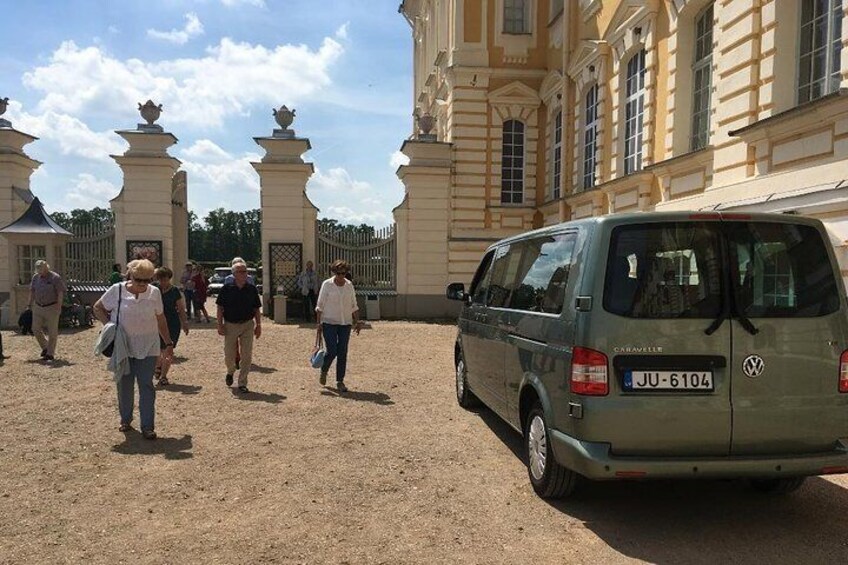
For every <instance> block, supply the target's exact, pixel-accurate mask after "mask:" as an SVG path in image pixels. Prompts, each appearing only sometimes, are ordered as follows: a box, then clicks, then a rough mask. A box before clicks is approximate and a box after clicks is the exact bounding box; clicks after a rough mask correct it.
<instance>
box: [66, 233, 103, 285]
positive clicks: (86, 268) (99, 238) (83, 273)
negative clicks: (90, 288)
mask: <svg viewBox="0 0 848 565" xmlns="http://www.w3.org/2000/svg"><path fill="white" fill-rule="evenodd" d="M63 263H64V265H63V267H64V269H65V272H64V273H63V275H64V277H65V279H66V280H69V281H78V282H98V283H105V282H106V281H108V280H109V273H111V272H112V265H113V264H114V263H115V226H113V225H111V224H100V223H93V224H86V225H83V226H79V227H75V228H74V237H73V238H72V239H71V240H70V241H68V242H67V243H66V244H65V257H64V260H63Z"/></svg>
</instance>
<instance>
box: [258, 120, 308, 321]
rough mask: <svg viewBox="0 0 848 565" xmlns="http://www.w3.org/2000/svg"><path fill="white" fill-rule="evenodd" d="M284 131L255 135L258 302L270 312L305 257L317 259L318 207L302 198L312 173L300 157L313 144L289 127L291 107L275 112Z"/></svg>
mask: <svg viewBox="0 0 848 565" xmlns="http://www.w3.org/2000/svg"><path fill="white" fill-rule="evenodd" d="M274 116H275V117H276V120H277V123H278V124H279V125H280V126H281V128H282V129H275V130H274V132H273V135H271V137H255V138H254V141H256V143H257V144H259V145H260V146H261V147H262V148H263V149H264V150H265V156H264V157H262V160H261V161H259V162H258V163H251V165H253V168H254V169H256V172H257V173H258V174H259V190H260V202H261V207H262V212H261V213H262V300H263V304H264V305H266V306H265V309H264V311H265V313H266V314H268V313H269V312H270V311H271V308H272V306H271V304H272V297H273V296H274V295H276V294H285V295H287V296H291V295H292V293H293V292H294V281H295V278H296V277H297V275H298V274H299V273H300V271H301V270H302V269H303V266H304V265H305V264H306V262H307V261H313V262H314V261H315V229H316V223H317V220H318V208H316V207H315V205H314V204H312V202H310V200H309V198H308V197H307V196H306V181H308V180H309V177H311V176H312V173H313V172H314V171H315V169H314V167H313V165H312V163H306V162H304V160H303V158H302V155H303V154H304V153H306V152H307V151H309V150H310V149H311V148H312V146H311V145H310V143H309V139H306V138H300V137H296V135H295V132H294V130H291V129H289V127H288V126H290V125H291V123H292V121H293V119H294V110H289V109H288V108H286V107H285V106H283V107H281V108H280V109H279V110H274Z"/></svg>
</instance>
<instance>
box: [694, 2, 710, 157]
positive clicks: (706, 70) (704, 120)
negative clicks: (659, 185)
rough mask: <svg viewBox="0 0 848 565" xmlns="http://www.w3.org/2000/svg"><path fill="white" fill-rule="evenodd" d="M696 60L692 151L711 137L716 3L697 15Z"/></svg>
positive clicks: (704, 145) (703, 145)
mask: <svg viewBox="0 0 848 565" xmlns="http://www.w3.org/2000/svg"><path fill="white" fill-rule="evenodd" d="M693 52H694V57H693V61H692V136H691V139H690V143H689V147H690V149H691V150H692V151H695V150H696V149H701V148H702V147H706V145H707V142H708V141H709V138H710V90H711V89H712V85H713V81H712V72H713V5H712V4H710V5H709V6H707V7H706V9H704V11H703V12H701V14H700V15H699V16H698V17H697V18H695V49H694V51H693Z"/></svg>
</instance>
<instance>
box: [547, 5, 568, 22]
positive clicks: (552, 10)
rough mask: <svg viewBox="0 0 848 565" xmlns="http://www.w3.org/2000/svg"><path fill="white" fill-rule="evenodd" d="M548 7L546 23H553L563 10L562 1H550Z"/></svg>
mask: <svg viewBox="0 0 848 565" xmlns="http://www.w3.org/2000/svg"><path fill="white" fill-rule="evenodd" d="M548 6H549V9H548V22H552V21H554V20H555V19H556V18H557V16H559V15H560V14H561V13H562V12H563V10H564V9H565V6H564V2H563V0H550V2H549V4H548Z"/></svg>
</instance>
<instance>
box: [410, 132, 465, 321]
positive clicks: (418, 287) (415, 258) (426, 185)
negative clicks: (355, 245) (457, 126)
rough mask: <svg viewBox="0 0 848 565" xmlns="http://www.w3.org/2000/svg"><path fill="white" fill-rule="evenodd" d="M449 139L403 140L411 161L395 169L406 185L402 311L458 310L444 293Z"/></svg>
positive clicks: (426, 314)
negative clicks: (438, 140) (439, 140)
mask: <svg viewBox="0 0 848 565" xmlns="http://www.w3.org/2000/svg"><path fill="white" fill-rule="evenodd" d="M451 147H452V145H451V144H450V143H440V142H436V141H431V140H426V139H420V140H414V141H413V140H407V141H404V143H403V146H402V147H401V152H403V154H404V155H406V156H407V157H409V164H408V165H403V166H401V167H400V168H399V169H398V172H397V175H398V178H400V180H401V182H403V184H404V186H405V187H406V195H405V197H404V200H403V202H402V203H401V204H400V206H398V207H397V208H395V210H394V217H395V222H397V254H398V257H397V280H398V289H397V291H398V315H399V316H406V317H410V318H435V317H445V316H451V315H454V314H455V313H456V311H457V310H458V307H457V306H456V303H451V302H450V301H448V300H447V299H446V298H445V288H446V287H447V285H448V283H449V282H451V281H449V280H448V273H449V259H450V257H449V254H448V234H449V231H450V219H451V206H450V194H451Z"/></svg>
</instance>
